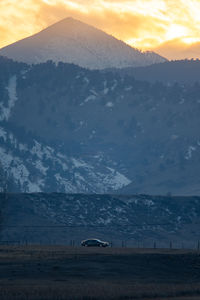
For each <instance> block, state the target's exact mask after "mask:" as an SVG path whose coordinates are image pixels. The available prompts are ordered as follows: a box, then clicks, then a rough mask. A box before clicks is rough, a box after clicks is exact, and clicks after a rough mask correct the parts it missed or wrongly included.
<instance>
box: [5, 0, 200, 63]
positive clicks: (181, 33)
mask: <svg viewBox="0 0 200 300" xmlns="http://www.w3.org/2000/svg"><path fill="white" fill-rule="evenodd" d="M199 12H200V1H199V0H190V1H185V0H176V1H174V0H84V1H82V0H20V1H18V0H1V1H0V47H3V46H6V45H8V44H10V43H13V42H15V41H16V40H19V39H22V38H24V37H27V36H30V35H32V34H34V33H36V32H38V31H40V30H42V29H43V28H45V27H47V26H49V25H51V24H53V23H55V22H57V21H59V20H60V19H62V18H65V17H69V16H72V17H74V18H77V19H80V20H81V21H83V22H86V23H88V24H91V25H93V26H95V27H98V28H100V29H102V30H104V31H106V32H107V33H109V34H112V35H113V36H115V37H117V38H119V39H121V40H124V41H125V42H127V43H129V44H130V45H132V46H134V47H137V48H140V49H143V50H151V49H156V50H157V51H158V52H159V51H160V52H159V53H161V54H163V53H165V55H166V56H168V57H169V55H168V52H167V48H166V47H168V46H169V42H170V41H171V42H172V41H173V42H172V43H173V48H174V47H175V48H176V47H178V48H180V47H183V48H184V47H185V45H187V46H188V45H189V46H190V48H191V44H193V43H197V42H199V41H200V38H199V31H200V18H199ZM196 46H197V45H196V44H195V47H196ZM163 47H164V48H163ZM163 49H164V50H163ZM184 49H185V48H184ZM195 49H197V47H196V48H195ZM165 50H166V51H165ZM163 51H164V52H163ZM188 51H189V50H188ZM197 52H198V51H197V50H196V52H195V53H197ZM171 55H172V53H170V57H171ZM184 55H185V54H184ZM187 55H188V53H187ZM199 57H200V53H199ZM174 58H175V57H174Z"/></svg>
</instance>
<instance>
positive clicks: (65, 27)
mask: <svg viewBox="0 0 200 300" xmlns="http://www.w3.org/2000/svg"><path fill="white" fill-rule="evenodd" d="M0 55H2V56H6V57H8V58H12V59H14V60H16V61H21V62H25V63H29V64H31V63H42V62H45V61H47V60H52V61H54V62H56V63H58V62H59V61H61V62H66V63H74V64H77V65H79V66H81V67H85V68H89V69H105V68H112V67H119V68H123V67H128V66H145V65H151V64H153V63H158V62H164V61H166V59H165V58H163V57H161V56H159V55H158V54H155V53H153V52H146V53H142V52H140V51H139V50H137V49H135V48H132V47H131V46H129V45H127V44H126V43H124V42H123V41H120V40H118V39H116V38H115V37H113V36H111V35H108V34H107V33H105V32H103V31H102V30H100V29H97V28H95V27H93V26H91V25H88V24H85V23H83V22H81V21H78V20H75V19H73V18H65V19H63V20H61V21H59V22H57V23H55V24H53V25H51V26H49V27H47V28H45V29H43V30H42V31H40V32H39V33H36V34H34V35H32V36H30V37H27V38H25V39H23V40H20V41H17V42H16V43H13V44H11V45H8V46H6V47H4V48H2V49H0Z"/></svg>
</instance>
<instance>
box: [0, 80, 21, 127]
mask: <svg viewBox="0 0 200 300" xmlns="http://www.w3.org/2000/svg"><path fill="white" fill-rule="evenodd" d="M16 87H17V77H16V76H12V77H11V78H10V79H9V82H8V86H7V90H8V102H7V103H6V105H5V104H3V103H2V102H0V121H4V120H5V121H8V119H9V118H10V115H11V111H12V108H13V107H14V106H15V102H16V101H17V91H16Z"/></svg>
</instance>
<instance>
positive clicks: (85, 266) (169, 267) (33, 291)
mask: <svg viewBox="0 0 200 300" xmlns="http://www.w3.org/2000/svg"><path fill="white" fill-rule="evenodd" d="M0 299H1V300H64V299H67V300H68V299H69V300H76V299H77V300H78V299H83V300H89V299H91V300H92V299H98V300H100V299H103V300H106V299H140V300H141V299H148V300H152V299H157V300H164V299H177V300H197V299H200V253H198V252H197V251H189V250H188V251H187V250H166V249H165V250H164V249H163V250H161V249H160V250H159V249H133V248H108V249H104V248H81V247H75V248H73V247H64V246H0Z"/></svg>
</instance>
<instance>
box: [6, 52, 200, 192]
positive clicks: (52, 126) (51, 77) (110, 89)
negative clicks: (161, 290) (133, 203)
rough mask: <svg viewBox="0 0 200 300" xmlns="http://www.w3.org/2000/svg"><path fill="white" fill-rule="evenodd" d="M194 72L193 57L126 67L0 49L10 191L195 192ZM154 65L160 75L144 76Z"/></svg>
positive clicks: (199, 153) (198, 95) (198, 147)
mask: <svg viewBox="0 0 200 300" xmlns="http://www.w3.org/2000/svg"><path fill="white" fill-rule="evenodd" d="M156 69H158V70H159V72H158V73H156V72H154V70H156ZM140 70H144V73H140V74H144V75H140V79H141V80H140V81H139V80H137V79H135V77H139V75H138V74H139V71H140ZM183 70H185V71H183ZM198 70H200V62H199V61H180V62H166V63H163V64H162V65H160V64H159V65H152V66H150V67H146V68H144V69H137V70H136V69H132V70H129V71H130V72H129V71H128V73H127V70H124V71H122V70H121V71H113V70H110V71H104V72H102V71H97V70H93V71H91V70H87V69H84V68H81V67H78V66H76V65H73V64H64V63H58V64H54V63H53V62H51V61H48V62H46V63H42V64H38V65H26V64H24V63H17V62H13V61H12V60H9V59H6V58H3V57H0V162H1V165H2V167H3V169H4V171H5V172H6V174H9V178H12V182H13V184H12V185H11V186H12V187H10V191H22V192H41V191H42V192H51V191H57V192H66V193H109V192H111V193H114V192H115V193H146V194H169V193H171V194H179V195H180V194H183V195H191V194H192V195H200V185H199V178H200V168H199V162H200V135H199V128H200V118H199V114H200V83H199V82H198V80H199V78H200V77H199V76H197V74H200V73H199V71H198ZM141 72H142V71H141ZM152 72H153V74H155V77H154V79H156V76H157V75H156V74H158V75H159V76H158V78H157V79H161V81H162V82H159V81H156V82H155V83H151V82H148V81H147V79H148V74H152ZM161 73H162V74H163V75H162V76H161V75H160V74H161ZM164 74H165V76H167V79H166V81H165V80H164ZM166 74H168V75H166ZM170 74H171V75H170ZM149 76H151V75H149ZM152 76H153V75H152ZM170 76H171V79H172V80H170ZM183 77H184V80H182V79H183ZM143 79H145V81H142V80H143ZM179 80H180V82H179ZM184 82H186V83H184Z"/></svg>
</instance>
